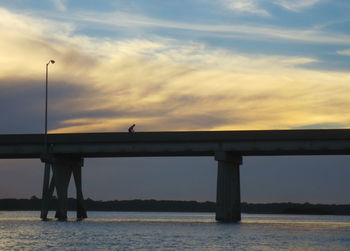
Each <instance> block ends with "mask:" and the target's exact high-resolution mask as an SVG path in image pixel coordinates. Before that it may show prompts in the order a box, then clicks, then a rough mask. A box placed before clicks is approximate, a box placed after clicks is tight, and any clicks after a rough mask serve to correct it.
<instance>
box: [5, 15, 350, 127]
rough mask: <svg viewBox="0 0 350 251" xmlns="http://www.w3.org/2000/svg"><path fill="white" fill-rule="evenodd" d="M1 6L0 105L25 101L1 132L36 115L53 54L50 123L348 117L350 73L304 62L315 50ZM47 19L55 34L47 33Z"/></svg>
mask: <svg viewBox="0 0 350 251" xmlns="http://www.w3.org/2000/svg"><path fill="white" fill-rule="evenodd" d="M2 14H3V16H5V17H6V19H2V20H6V21H2V22H1V25H0V36H1V37H2V38H3V39H1V41H0V43H1V48H2V49H3V53H2V55H1V58H0V60H2V62H1V63H2V65H3V66H4V67H2V68H1V69H0V93H1V94H2V95H3V97H9V98H1V99H0V102H1V105H0V107H8V105H9V104H10V102H12V104H13V106H15V107H17V108H16V109H15V111H21V108H20V107H25V108H26V109H25V110H23V111H25V114H26V116H23V117H22V116H15V117H14V116H12V115H11V114H13V113H12V112H11V113H9V112H8V111H6V110H4V111H2V113H3V117H6V118H7V121H12V122H8V123H7V124H3V125H1V126H0V129H1V130H2V131H3V132H4V133H11V132H17V131H21V132H22V131H23V130H25V129H26V128H27V124H28V123H32V122H33V121H34V120H38V121H40V118H39V117H40V116H39V115H37V114H40V112H42V111H40V109H41V108H40V107H41V106H42V105H43V103H41V101H40V100H42V97H40V91H39V90H43V88H44V86H43V81H44V74H45V64H46V62H47V61H48V59H51V58H53V59H55V60H56V64H54V65H51V66H50V69H49V70H50V75H49V80H50V86H49V121H50V123H51V124H50V126H49V128H50V131H51V132H92V131H94V132H97V131H125V130H126V129H127V128H128V126H129V125H130V124H133V123H136V125H137V127H136V129H137V130H139V131H153V130H157V131H158V130H229V129H230V130H233V129H286V128H295V127H305V126H308V125H320V124H325V125H326V124H341V125H344V126H346V125H349V124H350V114H349V113H348V111H349V108H350V101H349V99H348V97H349V95H350V87H349V85H348V83H349V81H350V74H349V73H344V72H327V71H319V70H308V69H304V68H303V65H305V64H309V63H313V62H316V60H315V59H313V58H308V57H297V56H295V57H287V56H281V55H263V54H261V55H257V54H253V55H250V54H242V53H237V52H232V51H228V50H224V49H219V48H211V47H207V46H206V45H204V44H201V43H195V42H186V43H184V42H183V41H178V40H174V39H168V38H161V37H157V38H154V39H153V40H151V39H119V40H117V39H116V40H113V39H110V38H99V39H98V38H91V37H88V36H81V35H74V32H70V29H67V26H66V25H62V23H49V24H47V25H48V26H45V24H44V23H43V22H41V21H42V20H39V19H33V18H32V19H30V18H28V17H26V16H21V15H14V14H11V13H8V12H6V11H2ZM28 20H30V22H28ZM31 22H34V23H35V22H37V23H42V24H43V25H38V26H35V27H31ZM13 23H17V24H18V26H16V29H11V27H13V26H12V25H13ZM28 26H29V27H30V28H28ZM69 27H71V26H69ZM49 28H54V30H55V31H57V34H53V35H52V36H51V35H50V36H47V35H46V33H45V31H46V30H47V29H49ZM9 31H10V32H9ZM24 59H25V60H24ZM19 69H20V70H19ZM330 83H332V84H330ZM25 86H30V88H25ZM19 93H21V95H19ZM6 94H9V95H8V96H7V95H6ZM30 100H33V103H32V104H33V106H31V105H29V104H31V101H30ZM32 114H36V117H35V118H36V119H32V120H33V121H32V120H31V119H30V118H31V115H32ZM28 121H29V122H28ZM41 122H42V121H41ZM41 122H40V123H39V122H38V123H39V124H38V125H39V126H40V128H42V127H41V125H40V124H41ZM14 124H16V125H20V126H22V129H19V128H13V127H11V125H14ZM32 127H33V128H34V127H35V126H34V125H32ZM37 128H39V127H37Z"/></svg>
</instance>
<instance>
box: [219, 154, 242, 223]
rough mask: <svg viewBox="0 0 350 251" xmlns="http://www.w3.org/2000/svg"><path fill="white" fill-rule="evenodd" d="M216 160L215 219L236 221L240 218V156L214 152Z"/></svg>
mask: <svg viewBox="0 0 350 251" xmlns="http://www.w3.org/2000/svg"><path fill="white" fill-rule="evenodd" d="M215 160H217V161H218V176H217V190H216V217H215V218H216V220H217V221H223V222H238V221H240V220H241V192H240V177H239V166H240V165H241V164H242V157H241V156H235V155H234V154H232V153H229V152H217V153H215Z"/></svg>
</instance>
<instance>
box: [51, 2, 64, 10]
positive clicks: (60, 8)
mask: <svg viewBox="0 0 350 251" xmlns="http://www.w3.org/2000/svg"><path fill="white" fill-rule="evenodd" d="M51 2H52V3H53V4H54V6H55V7H56V9H58V10H59V11H66V10H67V7H66V1H65V0H51Z"/></svg>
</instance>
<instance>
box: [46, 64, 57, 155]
mask: <svg viewBox="0 0 350 251" xmlns="http://www.w3.org/2000/svg"><path fill="white" fill-rule="evenodd" d="M50 63H51V64H54V63H55V60H52V59H51V60H50V61H49V62H48V63H47V64H46V95H45V151H46V153H47V150H48V149H47V88H48V76H49V73H48V71H49V64H50Z"/></svg>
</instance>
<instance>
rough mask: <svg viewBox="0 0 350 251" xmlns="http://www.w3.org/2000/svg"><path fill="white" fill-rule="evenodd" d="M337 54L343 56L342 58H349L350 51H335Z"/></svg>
mask: <svg viewBox="0 0 350 251" xmlns="http://www.w3.org/2000/svg"><path fill="white" fill-rule="evenodd" d="M337 54H339V55H343V56H350V49H345V50H341V51H337Z"/></svg>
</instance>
